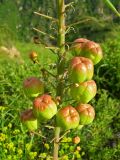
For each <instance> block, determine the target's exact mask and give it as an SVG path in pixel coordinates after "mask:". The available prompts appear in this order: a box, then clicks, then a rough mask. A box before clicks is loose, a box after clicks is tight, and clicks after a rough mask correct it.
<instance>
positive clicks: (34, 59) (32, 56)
mask: <svg viewBox="0 0 120 160" xmlns="http://www.w3.org/2000/svg"><path fill="white" fill-rule="evenodd" d="M29 57H30V59H31V60H32V61H33V62H35V61H36V60H37V57H38V55H37V53H36V52H34V51H33V52H31V53H30V55H29Z"/></svg>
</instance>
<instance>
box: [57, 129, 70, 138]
mask: <svg viewBox="0 0 120 160" xmlns="http://www.w3.org/2000/svg"><path fill="white" fill-rule="evenodd" d="M69 132H70V130H67V131H66V132H65V133H64V134H63V135H62V136H61V137H60V138H59V140H61V139H62V138H63V137H64V136H65V135H66V134H68V133H69Z"/></svg>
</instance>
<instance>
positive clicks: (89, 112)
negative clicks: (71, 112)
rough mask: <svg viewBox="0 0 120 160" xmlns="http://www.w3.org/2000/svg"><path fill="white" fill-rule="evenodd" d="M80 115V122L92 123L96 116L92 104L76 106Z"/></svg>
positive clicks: (82, 123) (84, 123) (83, 123)
mask: <svg viewBox="0 0 120 160" xmlns="http://www.w3.org/2000/svg"><path fill="white" fill-rule="evenodd" d="M76 110H77V111H78V113H79V116H80V124H81V125H86V124H90V123H91V122H92V121H93V119H94V117H95V110H94V108H93V107H92V106H91V105H90V104H80V105H79V106H77V107H76Z"/></svg>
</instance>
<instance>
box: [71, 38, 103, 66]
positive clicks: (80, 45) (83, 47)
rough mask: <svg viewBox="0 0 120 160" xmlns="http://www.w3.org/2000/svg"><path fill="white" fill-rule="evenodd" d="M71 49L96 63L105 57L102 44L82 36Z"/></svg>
mask: <svg viewBox="0 0 120 160" xmlns="http://www.w3.org/2000/svg"><path fill="white" fill-rule="evenodd" d="M70 51H71V52H72V54H73V55H76V56H83V57H86V58H89V59H91V60H92V61H93V63H94V64H97V63H99V62H100V60H101V59H102V57H103V53H102V49H101V46H100V45H99V44H98V43H96V42H93V41H90V40H87V39H82V38H78V39H76V40H75V41H74V43H73V46H72V47H71V49H70Z"/></svg>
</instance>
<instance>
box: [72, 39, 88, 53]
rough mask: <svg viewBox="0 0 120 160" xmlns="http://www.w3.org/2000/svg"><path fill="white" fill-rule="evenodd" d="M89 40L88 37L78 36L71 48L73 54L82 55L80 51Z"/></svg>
mask: <svg viewBox="0 0 120 160" xmlns="http://www.w3.org/2000/svg"><path fill="white" fill-rule="evenodd" d="M87 41H89V40H88V39H85V38H78V39H76V40H75V41H74V42H73V45H72V47H71V49H70V51H71V53H72V55H75V56H80V53H81V51H82V48H83V46H84V44H85V43H86V42H87Z"/></svg>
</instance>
